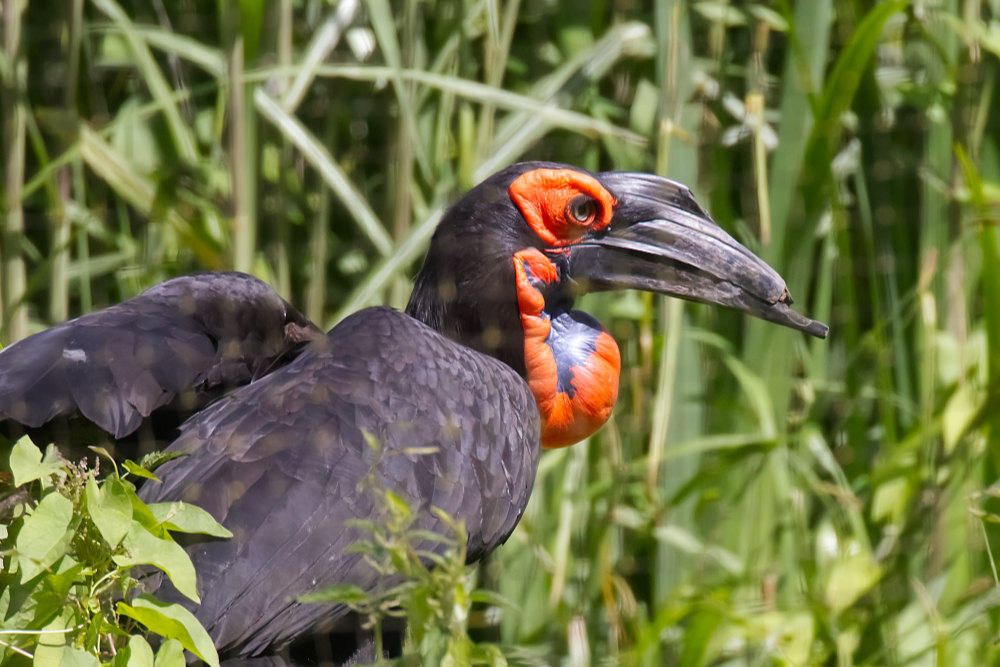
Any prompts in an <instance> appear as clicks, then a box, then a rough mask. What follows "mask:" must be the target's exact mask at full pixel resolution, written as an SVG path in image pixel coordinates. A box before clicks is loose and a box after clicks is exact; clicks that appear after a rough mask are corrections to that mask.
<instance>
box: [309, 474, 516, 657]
mask: <svg viewBox="0 0 1000 667" xmlns="http://www.w3.org/2000/svg"><path fill="white" fill-rule="evenodd" d="M369 491H370V492H371V493H373V494H375V498H376V505H377V507H378V508H379V510H380V511H379V512H378V513H377V518H374V519H370V520H369V519H365V520H357V521H354V522H352V524H353V525H355V526H357V527H358V528H360V529H361V532H362V533H363V534H364V535H365V537H364V538H362V539H360V540H359V541H358V542H357V543H356V544H355V545H354V546H353V547H352V548H351V551H352V552H355V553H361V554H363V555H364V559H365V561H366V562H367V563H368V565H369V566H370V567H371V568H372V569H373V570H374V571H375V572H377V573H378V574H379V579H380V581H385V582H391V583H390V584H389V585H388V586H387V587H384V588H379V589H376V590H373V591H365V590H363V589H362V588H360V587H358V586H355V585H352V584H342V585H335V586H329V587H326V588H323V589H320V590H317V591H315V592H313V593H310V594H308V595H304V596H302V597H301V598H300V600H301V601H302V602H321V603H335V604H344V605H346V606H347V607H349V608H350V609H351V610H352V611H354V612H355V613H357V614H359V615H360V616H361V618H362V619H364V626H363V627H364V628H366V629H370V630H371V631H372V633H373V637H374V644H375V655H376V656H381V655H383V650H382V621H383V620H385V619H387V618H391V617H396V618H404V619H406V625H407V631H408V639H407V642H406V643H405V644H404V654H403V656H402V658H400V659H399V661H398V664H400V665H446V666H452V667H459V666H461V665H492V666H493V667H502V666H505V665H506V664H507V661H506V659H505V658H504V655H503V652H502V651H501V650H500V648H499V647H498V646H496V645H495V644H489V643H477V642H475V641H474V640H473V639H472V638H471V637H470V636H469V616H470V612H471V611H472V606H473V604H475V603H479V604H488V605H503V606H509V603H508V602H505V601H504V600H502V599H501V598H500V597H499V596H498V595H496V594H495V593H492V592H490V591H485V590H476V589H474V588H473V586H472V582H473V581H474V577H475V575H474V573H473V572H471V570H470V568H469V567H468V566H467V565H466V533H465V526H464V525H463V524H462V522H461V521H459V520H456V519H454V518H453V517H451V516H449V515H448V514H446V513H445V512H442V511H441V510H439V509H438V508H436V507H435V508H431V510H430V511H431V512H432V513H433V514H434V515H435V516H436V517H437V518H438V519H440V521H441V523H442V524H443V526H445V527H446V528H447V530H448V533H447V534H438V533H435V532H431V531H428V530H421V529H418V528H415V527H414V522H415V521H416V520H417V514H416V513H415V512H414V511H413V509H412V508H411V507H410V505H409V504H408V503H407V502H406V500H405V499H404V498H402V497H400V496H399V495H398V494H396V493H393V492H392V491H384V490H377V489H370V490H369ZM435 545H436V548H434V547H435Z"/></svg>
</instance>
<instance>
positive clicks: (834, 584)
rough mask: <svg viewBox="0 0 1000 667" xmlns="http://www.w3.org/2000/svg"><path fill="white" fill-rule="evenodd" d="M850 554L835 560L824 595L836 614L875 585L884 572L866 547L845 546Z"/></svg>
mask: <svg viewBox="0 0 1000 667" xmlns="http://www.w3.org/2000/svg"><path fill="white" fill-rule="evenodd" d="M845 551H846V552H848V554H849V555H847V556H845V557H843V558H841V559H839V560H837V561H835V562H834V563H833V564H832V565H831V567H830V576H829V578H828V579H827V582H826V593H825V595H824V597H825V600H826V604H827V606H828V607H829V608H830V610H831V611H832V612H833V613H834V614H839V613H840V612H842V611H844V610H845V609H847V608H848V607H850V606H851V605H852V604H854V603H855V602H856V601H857V599H858V598H860V597H861V596H862V595H864V594H865V593H867V592H868V590H869V589H870V588H871V587H872V586H874V585H875V584H876V583H877V582H878V580H879V578H881V576H882V572H881V570H880V569H879V566H878V564H877V563H876V562H875V560H874V559H873V558H872V555H871V553H869V552H868V551H866V550H864V549H859V550H856V551H855V550H853V547H851V548H848V547H845Z"/></svg>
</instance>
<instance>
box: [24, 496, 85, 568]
mask: <svg viewBox="0 0 1000 667" xmlns="http://www.w3.org/2000/svg"><path fill="white" fill-rule="evenodd" d="M72 522H73V503H72V502H71V501H70V500H69V499H68V498H64V497H63V496H61V495H59V494H58V493H49V494H48V495H46V496H45V497H44V498H42V500H41V502H39V503H38V505H37V506H36V507H35V508H34V509H33V510H32V511H31V512H30V513H29V514H28V515H27V516H26V517H25V518H24V525H23V526H22V527H21V531H20V532H19V533H18V535H17V540H16V541H15V543H14V550H15V552H16V554H17V555H16V558H17V562H18V563H19V564H20V567H21V581H27V580H29V579H33V578H34V577H35V576H36V575H38V574H39V573H40V572H42V571H44V570H46V569H48V568H49V567H51V566H52V564H53V563H55V562H56V561H57V560H59V559H60V558H62V557H63V556H64V555H65V554H66V551H67V549H68V547H69V543H70V540H71V539H72V538H73V532H74V531H73V529H71V527H70V524H71V523H72Z"/></svg>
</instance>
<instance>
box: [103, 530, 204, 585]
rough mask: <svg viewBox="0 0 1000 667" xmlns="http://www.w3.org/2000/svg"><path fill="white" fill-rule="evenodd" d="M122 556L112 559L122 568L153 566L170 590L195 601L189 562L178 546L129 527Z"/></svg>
mask: <svg viewBox="0 0 1000 667" xmlns="http://www.w3.org/2000/svg"><path fill="white" fill-rule="evenodd" d="M122 547H123V548H124V549H125V553H124V554H116V555H114V556H112V559H113V560H114V561H115V563H117V564H118V565H120V566H122V567H129V566H132V565H139V564H143V565H154V566H156V567H158V568H160V569H161V570H163V571H164V572H165V573H166V574H167V576H168V577H170V581H171V582H172V583H173V584H174V587H175V588H177V590H178V591H179V592H180V593H181V594H182V595H185V596H187V597H189V598H191V599H192V600H194V601H195V602H201V600H200V598H199V597H198V587H197V580H196V578H195V573H194V566H193V565H191V559H190V558H189V557H188V555H187V553H186V552H185V551H184V549H182V548H181V547H180V545H179V544H177V543H176V542H174V541H173V540H171V539H161V538H159V537H156V536H155V535H153V534H152V533H150V532H149V531H148V530H146V529H145V528H143V527H142V526H141V525H139V524H136V523H134V522H133V523H132V524H131V525H130V526H129V530H128V533H126V535H125V539H123V540H122Z"/></svg>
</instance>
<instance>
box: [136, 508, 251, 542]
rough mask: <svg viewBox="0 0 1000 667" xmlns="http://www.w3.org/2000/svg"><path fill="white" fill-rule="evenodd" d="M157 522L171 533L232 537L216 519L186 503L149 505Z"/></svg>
mask: <svg viewBox="0 0 1000 667" xmlns="http://www.w3.org/2000/svg"><path fill="white" fill-rule="evenodd" d="M147 507H149V511H150V512H152V513H153V516H155V517H156V520H157V521H158V522H160V523H161V524H163V526H164V527H165V528H166V529H167V530H170V531H176V532H180V533H202V534H204V535H211V536H213V537H232V536H233V534H232V533H231V532H229V531H228V530H226V528H224V527H223V526H222V525H221V524H220V523H219V522H218V521H216V520H215V518H214V517H213V516H212V515H211V514H209V513H208V512H206V511H205V510H203V509H201V508H200V507H198V506H196V505H191V504H189V503H185V502H180V501H178V502H173V503H152V504H150V505H147Z"/></svg>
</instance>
